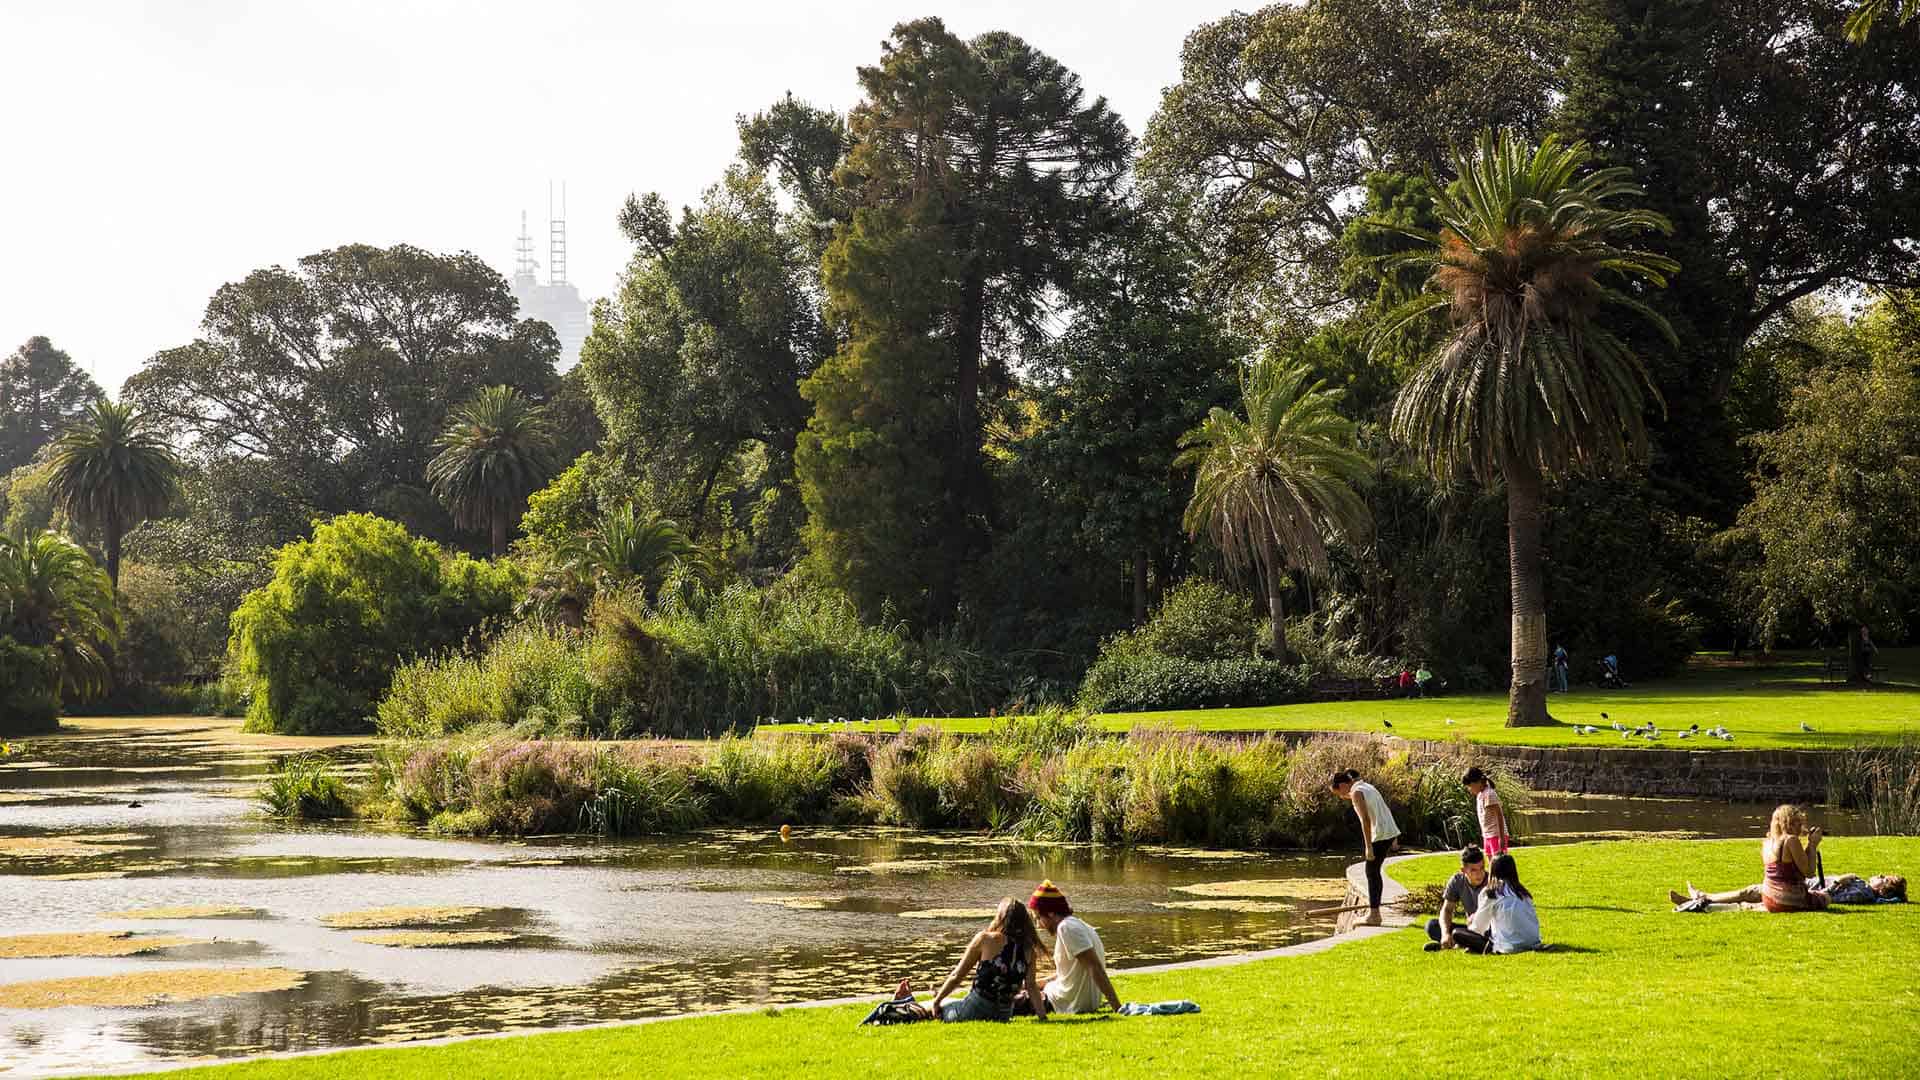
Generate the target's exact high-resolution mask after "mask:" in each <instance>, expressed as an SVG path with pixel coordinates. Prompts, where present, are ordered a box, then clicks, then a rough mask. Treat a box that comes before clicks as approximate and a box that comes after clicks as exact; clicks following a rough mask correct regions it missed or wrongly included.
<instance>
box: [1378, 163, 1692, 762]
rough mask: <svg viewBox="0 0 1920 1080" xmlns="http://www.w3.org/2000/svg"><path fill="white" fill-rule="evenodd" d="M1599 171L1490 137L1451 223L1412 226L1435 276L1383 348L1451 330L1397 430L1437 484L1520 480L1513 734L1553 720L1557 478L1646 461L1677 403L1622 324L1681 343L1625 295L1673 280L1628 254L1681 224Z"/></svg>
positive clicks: (1417, 378)
mask: <svg viewBox="0 0 1920 1080" xmlns="http://www.w3.org/2000/svg"><path fill="white" fill-rule="evenodd" d="M1588 160H1589V153H1588V150H1587V147H1586V144H1584V143H1576V144H1573V145H1570V146H1569V145H1563V144H1562V143H1560V142H1559V141H1558V140H1557V139H1554V138H1548V139H1547V140H1546V141H1544V142H1542V143H1541V144H1540V145H1539V146H1538V147H1537V148H1536V147H1533V146H1530V145H1528V144H1526V143H1525V142H1523V141H1521V140H1519V139H1517V138H1515V137H1513V136H1512V135H1510V134H1508V133H1505V132H1502V133H1498V134H1496V133H1494V132H1492V131H1487V132H1483V133H1482V134H1481V136H1480V138H1479V140H1478V142H1477V144H1476V146H1475V148H1474V152H1473V153H1471V154H1467V155H1460V156H1458V157H1457V159H1456V161H1455V169H1456V171H1457V172H1458V174H1459V179H1457V180H1456V181H1454V183H1453V184H1451V185H1450V186H1449V187H1448V188H1447V189H1446V190H1445V191H1444V192H1442V193H1440V194H1439V195H1438V196H1437V197H1436V198H1435V200H1434V212H1435V215H1436V216H1437V217H1438V218H1439V220H1440V222H1441V227H1440V229H1439V230H1438V231H1437V232H1427V231H1424V230H1421V229H1417V228H1411V227H1396V229H1397V231H1400V232H1403V233H1405V234H1406V235H1408V236H1410V237H1413V238H1415V239H1417V240H1419V241H1421V243H1420V246H1419V247H1418V248H1416V249H1415V250H1413V251H1411V252H1408V253H1404V254H1401V255H1398V256H1394V257H1392V258H1391V259H1390V260H1389V261H1390V262H1392V263H1395V264H1411V265H1416V266H1425V267H1430V268H1431V273H1430V274H1429V275H1428V277H1427V279H1426V283H1425V287H1424V289H1423V290H1422V291H1421V292H1420V293H1419V294H1418V295H1417V296H1415V297H1414V298H1413V299H1411V300H1409V301H1407V303H1405V304H1403V305H1401V306H1400V307H1399V308H1397V309H1395V310H1394V311H1392V312H1390V313H1389V314H1388V315H1387V316H1385V317H1384V318H1383V320H1382V321H1381V323H1380V325H1379V326H1378V327H1377V328H1376V331H1375V335H1376V336H1375V348H1376V349H1379V348H1380V347H1381V345H1382V344H1384V343H1385V342H1386V341H1388V340H1390V339H1392V338H1393V337H1394V336H1395V335H1397V334H1399V333H1401V332H1402V331H1405V330H1407V329H1409V328H1411V327H1414V326H1416V325H1418V324H1420V323H1422V322H1425V321H1428V320H1432V319H1436V318H1441V317H1444V318H1446V319H1447V320H1448V324H1447V333H1446V336H1445V337H1444V338H1443V339H1442V342H1441V344H1440V346H1439V347H1438V348H1437V349H1436V350H1435V351H1434V352H1433V354H1432V355H1431V356H1430V357H1428V358H1427V359H1426V361H1425V362H1423V363H1422V365H1421V366H1420V367H1419V369H1418V370H1416V371H1415V372H1414V374H1413V375H1412V376H1411V377H1410V378H1409V379H1408V380H1407V382H1406V383H1405V384H1404V385H1403V386H1402V387H1401V389H1400V393H1399V395H1398V397H1397V398H1396V399H1395V401H1394V406H1393V418H1392V427H1393V432H1394V434H1395V436H1396V437H1397V438H1398V439H1400V440H1401V441H1403V442H1405V443H1406V444H1407V445H1408V446H1409V447H1411V448H1412V449H1413V451H1414V452H1415V454H1416V455H1417V456H1418V457H1419V458H1420V459H1421V460H1422V461H1423V462H1424V463H1425V464H1426V466H1427V468H1428V469H1429V470H1430V471H1431V472H1432V474H1433V475H1434V477H1435V478H1436V479H1438V480H1441V481H1452V480H1454V479H1456V478H1459V477H1461V476H1463V475H1464V476H1470V477H1472V478H1473V479H1475V480H1478V481H1479V482H1480V483H1482V484H1485V485H1488V486H1492V485H1494V484H1496V483H1503V484H1505V485H1506V492H1507V565H1508V576H1509V582H1510V584H1511V588H1512V657H1513V679H1512V683H1511V685H1510V688H1509V691H1508V703H1507V723H1508V725H1509V726H1514V727H1518V726H1524V725H1530V724H1545V723H1550V722H1551V717H1549V716H1548V715H1547V694H1546V691H1547V686H1546V670H1547V619H1546V590H1545V583H1544V581H1543V580H1542V570H1541V543H1540V534H1541V526H1542V518H1543V515H1544V507H1545V495H1544V486H1545V483H1546V482H1547V481H1548V480H1551V479H1556V478H1560V477H1564V476H1567V475H1569V474H1572V473H1575V472H1579V471H1583V470H1604V469H1607V468H1611V467H1615V466H1622V465H1627V464H1631V463H1635V462H1639V461H1642V460H1644V459H1645V457H1646V450H1647V425H1646V416H1645V413H1646V409H1647V408H1648V406H1649V405H1650V404H1651V405H1660V406H1662V407H1664V403H1663V402H1661V400H1660V394H1659V391H1658V390H1657V389H1656V388H1655V387H1654V385H1653V381H1652V378H1651V376H1650V375H1649V374H1648V371H1647V366H1646V363H1645V362H1644V361H1643V360H1642V359H1641V358H1640V357H1639V356H1638V355H1637V354H1636V353H1635V352H1634V350H1633V349H1632V348H1631V347H1629V346H1628V345H1627V343H1626V341H1625V340H1624V339H1622V338H1621V337H1620V335H1619V334H1618V333H1616V332H1615V330H1614V328H1613V323H1612V318H1613V317H1614V315H1615V314H1616V313H1624V314H1625V315H1627V316H1629V317H1633V318H1638V319H1641V320H1644V321H1646V322H1647V323H1648V324H1650V325H1651V326H1653V327H1654V329H1656V330H1658V331H1659V332H1660V334H1661V335H1662V336H1663V337H1665V338H1666V339H1667V341H1668V342H1669V343H1670V344H1677V343H1675V342H1674V334H1673V329H1672V327H1670V326H1668V325H1667V322H1666V320H1665V319H1663V318H1662V317H1661V316H1660V315H1659V314H1658V313H1657V312H1655V311H1654V310H1653V309H1651V308H1649V307H1648V306H1646V305H1645V304H1643V303H1641V302H1640V301H1639V300H1637V299H1635V298H1634V297H1633V296H1632V295H1630V294H1629V293H1628V292H1627V291H1625V289H1626V288H1628V287H1631V286H1632V285H1633V284H1635V283H1642V284H1646V285H1653V286H1664V285H1665V284H1666V280H1667V275H1669V274H1671V273H1673V272H1674V271H1676V270H1678V269H1679V265H1678V264H1677V263H1675V262H1674V261H1673V260H1671V259H1668V258H1665V257H1664V256H1660V255H1655V254H1652V253H1650V252H1646V251H1639V250H1634V249H1631V248H1626V247H1622V246H1619V241H1620V240H1621V239H1622V238H1624V237H1628V236H1631V235H1634V234H1636V233H1645V232H1660V233H1666V232H1670V231H1671V229H1672V226H1671V224H1669V223H1668V221H1667V219H1666V218H1664V217H1662V216H1660V215H1659V214H1656V213H1654V212H1653V211H1650V210H1645V209H1637V208H1633V207H1630V206H1628V207H1622V206H1619V205H1618V204H1620V203H1621V202H1623V201H1625V200H1631V199H1634V198H1637V197H1639V196H1641V195H1644V194H1645V192H1643V191H1642V190H1641V189H1640V188H1638V187H1636V186H1634V184H1633V183H1632V181H1631V179H1630V175H1629V172H1628V170H1626V169H1620V168H1612V169H1595V170H1592V171H1589V172H1585V173H1584V174H1583V173H1582V170H1583V169H1584V168H1585V166H1586V164H1587V162H1588Z"/></svg>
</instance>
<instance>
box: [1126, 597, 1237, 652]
mask: <svg viewBox="0 0 1920 1080" xmlns="http://www.w3.org/2000/svg"><path fill="white" fill-rule="evenodd" d="M1129 636H1131V637H1132V638H1133V639H1134V641H1135V643H1136V644H1138V645H1139V646H1140V647H1141V648H1142V649H1145V650H1146V651H1147V652H1154V653H1159V654H1161V655H1162V656H1177V657H1179V658H1181V659H1182V660H1237V659H1243V658H1246V657H1250V656H1252V655H1253V603H1252V602H1251V601H1249V600H1248V599H1247V598H1246V597H1245V596H1244V595H1242V594H1240V593H1237V592H1234V591H1233V590H1231V589H1228V588H1226V587H1225V586H1223V585H1220V584H1219V583H1217V582H1212V581H1208V580H1206V579H1204V578H1188V579H1187V580H1185V581H1183V582H1181V583H1180V584H1178V585H1175V586H1174V587H1173V588H1172V589H1169V590H1168V591H1167V595H1166V597H1165V599H1163V600H1161V601H1160V606H1159V608H1157V609H1155V611H1154V613H1153V617H1152V618H1150V619H1148V620H1147V622H1146V624H1145V625H1144V626H1142V627H1140V629H1138V630H1134V631H1132V632H1131V634H1130V635H1129Z"/></svg>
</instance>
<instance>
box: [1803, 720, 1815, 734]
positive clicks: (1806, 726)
mask: <svg viewBox="0 0 1920 1080" xmlns="http://www.w3.org/2000/svg"><path fill="white" fill-rule="evenodd" d="M1800 730H1801V731H1812V730H1813V725H1812V724H1809V723H1807V722H1806V721H1805V720H1802V721H1800Z"/></svg>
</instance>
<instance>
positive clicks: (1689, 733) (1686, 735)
mask: <svg viewBox="0 0 1920 1080" xmlns="http://www.w3.org/2000/svg"><path fill="white" fill-rule="evenodd" d="M1679 737H1680V738H1682V739H1691V738H1693V732H1692V731H1683V732H1681V733H1680V735H1679Z"/></svg>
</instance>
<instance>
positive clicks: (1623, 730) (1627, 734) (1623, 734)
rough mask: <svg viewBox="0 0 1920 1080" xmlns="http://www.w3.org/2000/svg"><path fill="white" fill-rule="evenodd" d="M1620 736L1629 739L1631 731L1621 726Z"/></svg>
mask: <svg viewBox="0 0 1920 1080" xmlns="http://www.w3.org/2000/svg"><path fill="white" fill-rule="evenodd" d="M1620 737H1621V738H1623V739H1631V738H1633V732H1631V731H1628V730H1627V729H1626V728H1621V729H1620Z"/></svg>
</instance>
